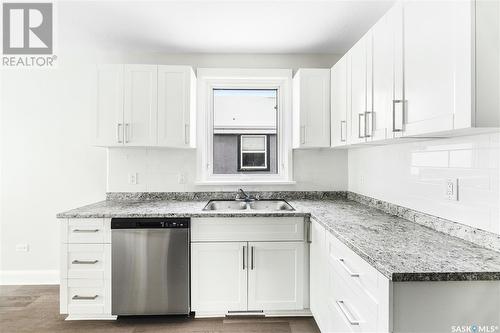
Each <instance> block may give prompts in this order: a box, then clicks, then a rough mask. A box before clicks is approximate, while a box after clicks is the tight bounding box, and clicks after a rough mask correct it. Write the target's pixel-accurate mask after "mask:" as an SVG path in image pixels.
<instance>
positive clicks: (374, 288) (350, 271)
mask: <svg viewBox="0 0 500 333" xmlns="http://www.w3.org/2000/svg"><path fill="white" fill-rule="evenodd" d="M327 241H328V261H329V265H331V266H333V268H334V269H335V271H336V272H337V274H338V275H339V276H341V277H343V278H344V280H345V281H348V282H351V283H352V284H353V287H354V285H357V286H358V287H359V288H361V289H363V290H364V291H365V292H366V293H367V294H369V295H371V296H372V297H374V298H376V295H377V294H378V288H379V286H378V284H379V281H378V279H379V277H380V276H381V274H380V273H379V272H378V271H377V270H376V269H375V268H373V267H372V266H371V265H370V264H369V263H367V262H366V261H365V260H363V259H362V258H361V257H360V256H358V255H357V254H356V253H354V252H353V251H352V250H351V249H349V248H348V247H347V246H346V245H344V244H343V243H342V242H340V241H339V240H338V239H337V238H335V236H333V235H331V234H328V237H327ZM382 278H384V279H385V277H383V276H382Z"/></svg>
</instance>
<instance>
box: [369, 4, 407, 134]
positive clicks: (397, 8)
mask: <svg viewBox="0 0 500 333" xmlns="http://www.w3.org/2000/svg"><path fill="white" fill-rule="evenodd" d="M402 29H403V22H402V7H401V5H400V3H396V4H395V5H394V6H393V7H392V8H391V9H390V10H389V11H388V12H387V13H386V14H385V15H384V16H383V17H382V18H381V19H380V20H379V21H378V22H377V23H376V24H375V25H374V26H373V28H372V30H371V33H372V42H373V45H372V64H373V66H372V69H373V109H372V113H371V114H369V115H368V118H367V120H368V126H369V128H368V133H370V137H369V138H368V141H377V140H384V139H386V138H389V137H393V135H392V133H393V130H392V126H393V124H392V116H393V107H396V106H397V107H401V105H400V103H401V101H400V99H401V98H402V84H401V83H402V82H401V76H402V67H401V65H402V61H403V52H402V45H401V41H400V38H401V36H402V35H401V34H402ZM396 71H397V72H396ZM396 79H397V80H398V81H396ZM396 82H399V83H396ZM396 90H398V94H397V95H398V96H399V97H397V96H396ZM398 98H399V100H398ZM388 133H390V134H388ZM394 133H397V132H394Z"/></svg>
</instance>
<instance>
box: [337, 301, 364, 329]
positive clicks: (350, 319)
mask: <svg viewBox="0 0 500 333" xmlns="http://www.w3.org/2000/svg"><path fill="white" fill-rule="evenodd" d="M335 303H337V305H338V306H339V309H340V311H341V312H342V314H343V315H344V317H345V318H346V319H347V321H348V322H349V324H351V325H359V323H360V321H359V320H356V319H355V318H353V317H352V314H351V312H350V311H349V310H348V309H347V307H346V305H345V303H344V301H335Z"/></svg>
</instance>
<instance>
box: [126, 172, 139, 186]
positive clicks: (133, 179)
mask: <svg viewBox="0 0 500 333" xmlns="http://www.w3.org/2000/svg"><path fill="white" fill-rule="evenodd" d="M137 178H138V174H137V172H132V173H129V174H128V183H129V184H131V185H137V183H138V179H137Z"/></svg>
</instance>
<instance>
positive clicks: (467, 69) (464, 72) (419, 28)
mask: <svg viewBox="0 0 500 333" xmlns="http://www.w3.org/2000/svg"><path fill="white" fill-rule="evenodd" d="M471 8H472V4H471V3H470V1H405V2H404V8H403V13H404V14H403V15H404V71H405V72H404V81H405V82H404V85H405V100H406V113H405V116H404V135H421V134H426V133H432V132H439V131H448V130H452V129H453V128H454V114H455V113H463V112H464V111H465V109H468V113H469V114H470V108H471V103H470V96H471V78H470V76H471V74H470V73H471V71H472V68H471V58H470V57H471V40H472V37H471V16H472V15H471ZM464 108H465V109H464Z"/></svg>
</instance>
